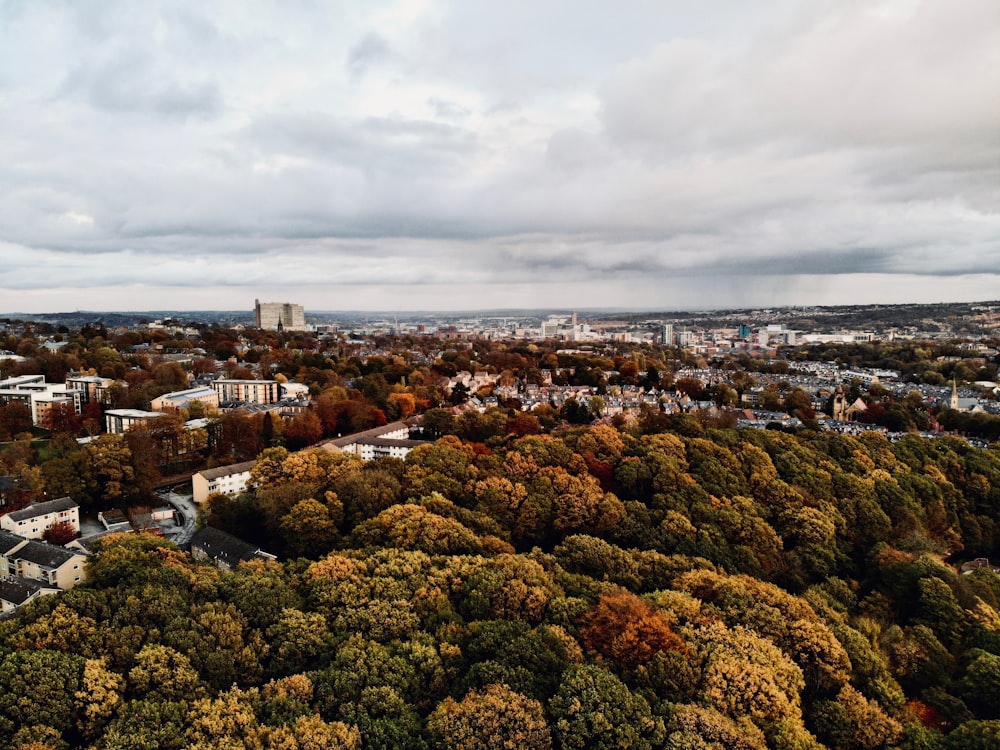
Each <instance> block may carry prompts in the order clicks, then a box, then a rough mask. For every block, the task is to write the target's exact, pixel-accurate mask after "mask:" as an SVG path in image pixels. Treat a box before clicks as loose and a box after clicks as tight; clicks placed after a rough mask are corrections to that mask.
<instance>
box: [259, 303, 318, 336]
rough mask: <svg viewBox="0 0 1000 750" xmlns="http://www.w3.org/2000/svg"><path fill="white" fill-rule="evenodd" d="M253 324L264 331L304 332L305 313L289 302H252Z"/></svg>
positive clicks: (299, 306)
mask: <svg viewBox="0 0 1000 750" xmlns="http://www.w3.org/2000/svg"><path fill="white" fill-rule="evenodd" d="M254 324H255V325H256V326H257V327H258V328H260V329H261V330H264V331H304V330H305V329H306V312H305V309H304V308H303V307H302V305H293V304H291V303H290V302H261V301H260V300H259V299H257V300H254Z"/></svg>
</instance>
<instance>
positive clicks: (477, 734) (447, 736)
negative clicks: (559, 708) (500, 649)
mask: <svg viewBox="0 0 1000 750" xmlns="http://www.w3.org/2000/svg"><path fill="white" fill-rule="evenodd" d="M427 729H428V731H429V732H430V734H431V736H432V737H433V738H434V739H435V741H436V742H437V743H438V745H439V746H440V747H441V748H445V749H447V750H494V749H495V748H503V750H547V748H551V747H552V737H551V734H550V732H549V727H548V724H547V723H546V721H545V714H544V711H543V709H542V704H541V703H539V702H538V701H535V700H531V699H530V698H526V697H525V696H523V695H520V694H518V693H515V692H514V691H513V690H511V689H510V688H509V687H507V686H506V685H503V684H498V685H490V686H488V687H487V688H486V689H485V690H483V691H478V690H472V691H470V692H469V694H468V695H466V696H465V697H464V698H463V699H462V700H461V701H456V700H455V699H454V698H446V699H445V700H444V701H443V702H442V703H441V704H440V705H438V707H437V708H436V709H434V712H433V713H432V714H431V715H430V717H429V718H428V721H427Z"/></svg>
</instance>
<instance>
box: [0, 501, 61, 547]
mask: <svg viewBox="0 0 1000 750" xmlns="http://www.w3.org/2000/svg"><path fill="white" fill-rule="evenodd" d="M57 523H68V524H69V525H70V526H72V527H73V531H75V532H76V533H77V534H79V533H80V506H79V505H77V504H76V503H75V502H73V500H71V499H70V498H68V497H61V498H59V499H57V500H48V501H47V502H43V503H32V504H31V505H29V506H27V507H25V508H22V509H21V510H14V511H11V512H10V513H7V514H6V515H3V516H0V529H3V530H5V531H9V532H10V533H12V534H17V535H18V536H20V537H24V538H25V539H41V538H42V537H43V536H44V535H45V532H46V531H47V530H49V529H50V528H52V527H53V526H55V525H56V524H57Z"/></svg>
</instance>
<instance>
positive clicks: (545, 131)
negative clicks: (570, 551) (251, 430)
mask: <svg viewBox="0 0 1000 750" xmlns="http://www.w3.org/2000/svg"><path fill="white" fill-rule="evenodd" d="M0 13H3V14H4V16H3V23H0V97H2V99H3V101H4V103H5V110H7V111H10V112H16V113H17V117H14V118H8V119H6V120H5V125H4V138H3V139H0V195H2V196H3V198H2V200H0V237H3V238H4V240H5V241H6V242H7V244H6V245H3V246H0V286H2V287H3V291H2V295H3V298H4V299H5V300H7V299H18V298H19V297H18V296H16V295H20V294H22V293H25V294H27V293H32V294H35V293H36V292H32V291H31V290H37V294H38V295H43V291H44V290H45V289H46V287H47V286H48V287H59V286H64V287H65V288H67V289H68V288H72V289H74V290H78V291H74V292H73V294H76V295H85V294H86V292H85V291H79V290H86V289H91V288H92V289H95V290H96V289H105V288H107V286H108V285H109V284H117V285H121V286H123V287H128V288H129V289H133V290H138V289H142V290H144V291H143V293H142V295H139V296H137V297H136V299H148V300H150V304H153V303H152V300H154V299H162V300H163V302H162V303H160V304H158V305H157V306H161V307H166V306H169V304H167V303H168V302H169V300H171V299H175V298H176V295H177V294H178V290H180V289H184V290H197V289H203V290H204V293H205V295H206V303H205V304H201V305H197V306H198V307H201V308H210V307H213V306H214V305H213V304H212V303H211V299H212V297H213V295H216V294H220V295H221V294H223V291H222V290H227V289H228V290H232V289H242V290H244V293H245V295H246V296H247V297H248V298H251V299H252V298H253V297H255V296H260V297H262V298H263V297H267V296H268V293H267V290H268V289H269V288H277V289H284V288H287V289H290V290H294V289H295V288H296V284H297V283H298V284H303V285H305V286H308V285H309V284H312V285H317V288H318V285H326V286H327V287H328V288H330V289H338V290H347V291H345V295H346V296H345V297H344V299H345V300H346V299H351V300H355V302H352V304H357V301H356V300H361V299H367V300H368V301H369V306H374V307H384V306H388V307H392V306H393V305H392V304H389V305H382V304H379V301H378V298H377V297H372V296H371V295H377V294H380V293H384V294H389V295H391V296H393V297H399V296H400V295H402V296H403V297H405V299H407V300H410V301H411V302H412V303H414V304H413V306H418V305H416V302H418V301H419V300H421V299H423V300H426V304H423V305H419V306H424V307H434V306H445V307H454V306H456V305H458V303H459V301H460V300H468V299H473V300H474V299H481V300H483V301H484V302H485V300H495V301H499V302H502V301H503V299H505V298H504V295H508V296H509V297H510V299H511V300H517V301H524V300H530V298H532V294H535V296H536V297H537V300H536V301H530V302H529V303H528V304H529V306H537V305H540V304H543V303H544V302H545V301H546V300H553V301H555V300H561V301H571V300H572V299H575V298H579V299H582V300H590V299H592V298H594V297H595V296H596V297H600V296H601V294H602V291H601V290H602V289H603V290H605V291H604V292H603V294H605V295H606V296H607V298H608V300H609V304H612V303H611V302H610V301H611V300H618V301H616V302H613V304H627V303H628V302H629V301H630V300H631V301H632V302H633V303H634V304H640V303H645V302H649V303H654V302H656V303H658V302H659V301H660V300H661V299H664V298H665V297H669V298H671V299H675V300H692V299H695V298H696V299H697V300H703V301H705V304H706V305H707V304H708V303H709V302H710V301H711V300H718V301H721V302H725V303H727V304H729V303H733V302H735V301H736V300H739V299H742V300H748V301H749V300H760V299H762V298H763V297H767V295H771V296H772V297H773V298H774V299H790V298H791V296H790V295H792V294H793V291H794V290H800V291H802V293H804V294H807V295H812V296H814V297H815V296H817V292H816V291H815V287H816V285H818V284H820V282H821V281H823V280H826V281H827V282H828V283H827V285H826V287H825V288H826V289H827V290H829V293H830V294H834V293H836V294H840V295H842V296H843V301H845V302H849V301H851V300H852V299H854V298H858V296H859V295H861V294H862V293H864V294H876V293H877V292H878V291H879V289H880V288H881V290H882V291H885V290H886V289H888V288H889V285H888V283H886V284H883V285H881V287H880V286H879V285H878V284H877V283H873V282H870V280H871V279H873V278H879V277H881V278H884V279H887V280H888V279H894V280H896V282H894V283H898V284H899V288H900V289H903V290H909V291H910V292H911V293H913V294H920V295H924V296H925V297H926V296H927V295H933V294H935V293H936V291H935V290H936V289H937V290H941V291H942V292H943V291H944V290H947V292H948V294H952V295H954V294H961V293H962V292H961V290H962V288H963V287H962V285H961V284H962V283H963V280H964V283H966V287H965V288H966V289H967V290H968V294H978V293H979V292H980V290H982V289H984V288H988V285H987V284H985V283H984V282H983V279H986V278H995V277H992V276H991V274H994V273H995V271H994V269H996V268H1000V212H998V209H997V206H1000V140H998V139H997V138H996V134H997V133H998V132H1000V100H998V99H997V97H996V96H995V87H996V81H997V80H998V79H1000V9H998V7H997V5H996V3H995V2H993V0H963V2H962V8H961V12H958V11H956V9H955V6H954V5H953V4H952V3H949V2H946V0H923V1H922V2H909V1H908V0H871V1H866V2H862V1H861V0H848V1H847V2H843V1H842V0H837V1H835V0H819V1H818V2H815V3H810V4H807V5H805V6H803V5H802V4H801V3H798V2H792V1H791V0H763V2H761V3H759V4H758V3H754V4H739V5H737V6H734V5H733V4H732V3H729V2H723V0H705V2H704V3H700V4H698V5H697V6H692V5H691V4H690V3H686V2H681V0H664V1H663V2H662V3H653V4H645V5H643V4H639V5H630V6H627V7H625V8H616V9H612V8H610V7H608V8H603V7H600V6H580V5H579V4H578V3H571V2H569V0H565V1H564V0H554V2H552V3H544V4H537V3H536V4H515V5H512V6H511V5H510V4H507V5H504V4H499V5H498V4H495V3H486V2H480V0H469V2H467V3H466V2H463V3H458V4H448V3H443V2H434V1H431V0H426V1H424V0H421V1H420V2H418V1H417V0H386V1H379V2H375V1H374V0H373V2H372V3H365V4H356V5H351V4H348V5H344V6H330V5H328V4H325V3H314V2H311V0H293V1H291V2H288V3H282V4H278V3H275V2H272V1H271V0H251V1H249V2H248V3H247V4H246V5H245V6H241V8H240V9H239V12H237V11H236V10H235V9H233V8H230V7H228V6H226V5H217V4H205V3H196V2H193V0H190V1H182V2H159V1H158V0H151V1H150V2H149V3H143V4H141V5H136V4H134V3H131V2H115V0H109V2H108V3H107V4H106V5H104V6H102V13H100V14H95V13H93V12H92V10H88V9H87V8H86V7H85V6H80V5H75V4H65V3H62V2H58V1H57V0H38V2H33V3H22V4H8V5H4V6H2V7H0ZM39 264H44V267H45V268H46V273H44V274H39V273H38V272H37V269H38V268H39ZM782 278H785V279H787V283H784V284H783V283H782V282H780V281H771V280H774V279H779V280H780V279H782ZM848 279H853V280H854V281H855V282H856V283H854V284H853V285H852V284H850V283H847V281H846V280H848ZM680 280H686V281H680ZM751 280H752V281H751ZM861 280H864V281H863V283H862V281H861ZM306 282H308V283H306ZM560 284H561V285H562V286H560ZM935 284H936V285H937V287H935ZM158 285H162V288H163V292H162V293H157V292H156V291H155V290H156V289H157V288H158ZM466 288H468V289H475V290H477V291H476V293H475V294H471V293H468V292H466V291H464V290H465V289H466ZM996 288H1000V287H996ZM362 289H365V290H367V292H366V293H367V294H368V296H367V297H364V296H362V295H361V291H360V290H362ZM404 289H405V290H406V291H405V293H404V292H403V291H402V290H404ZM460 289H461V290H462V291H459V290H460ZM379 290H381V291H379ZM449 290H450V291H449ZM531 290H535V292H534V293H533V292H532V291H531ZM667 290H669V294H668V292H667ZM313 293H314V294H316V299H317V300H320V299H326V298H327V297H326V296H324V295H323V294H322V293H321V292H320V291H316V292H313ZM137 294H138V292H137ZM192 294H194V292H193V291H191V292H190V293H189V292H188V291H185V292H184V299H192V297H191V295H192ZM226 294H228V292H226ZM143 295H144V296H143ZM353 295H357V296H353ZM993 296H995V294H994V295H993ZM36 298H37V299H39V300H45V302H44V304H49V303H50V301H51V297H49V296H44V295H43V296H38V297H36ZM227 298H228V297H227ZM39 304H43V303H42V302H40V303H39ZM491 304H493V305H494V306H498V305H496V302H491ZM678 304H679V302H678ZM685 304H690V302H686V303H685ZM4 306H6V305H4ZM77 306H86V305H82V304H78V305H77ZM314 306H315V305H314ZM334 306H335V305H334ZM499 306H503V305H499ZM702 306H705V305H702Z"/></svg>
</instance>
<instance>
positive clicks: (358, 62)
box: [345, 31, 393, 78]
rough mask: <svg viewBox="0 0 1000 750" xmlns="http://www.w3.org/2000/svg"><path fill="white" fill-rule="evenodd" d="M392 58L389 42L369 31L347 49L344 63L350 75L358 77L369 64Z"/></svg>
mask: <svg viewBox="0 0 1000 750" xmlns="http://www.w3.org/2000/svg"><path fill="white" fill-rule="evenodd" d="M392 58H393V52H392V49H391V48H390V47H389V43H388V42H386V40H385V39H384V38H383V37H381V36H380V35H378V34H376V33H375V32H373V31H370V32H368V33H367V34H365V36H364V37H363V38H362V39H361V40H360V41H359V42H358V43H357V44H355V45H354V46H352V47H351V48H350V49H349V50H348V51H347V60H346V61H345V65H346V66H347V70H348V71H349V72H350V74H351V75H352V76H354V77H355V78H360V77H361V76H363V75H364V74H365V71H367V69H368V68H369V67H370V66H372V65H377V64H379V63H384V62H387V61H389V60H391V59H392Z"/></svg>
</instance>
